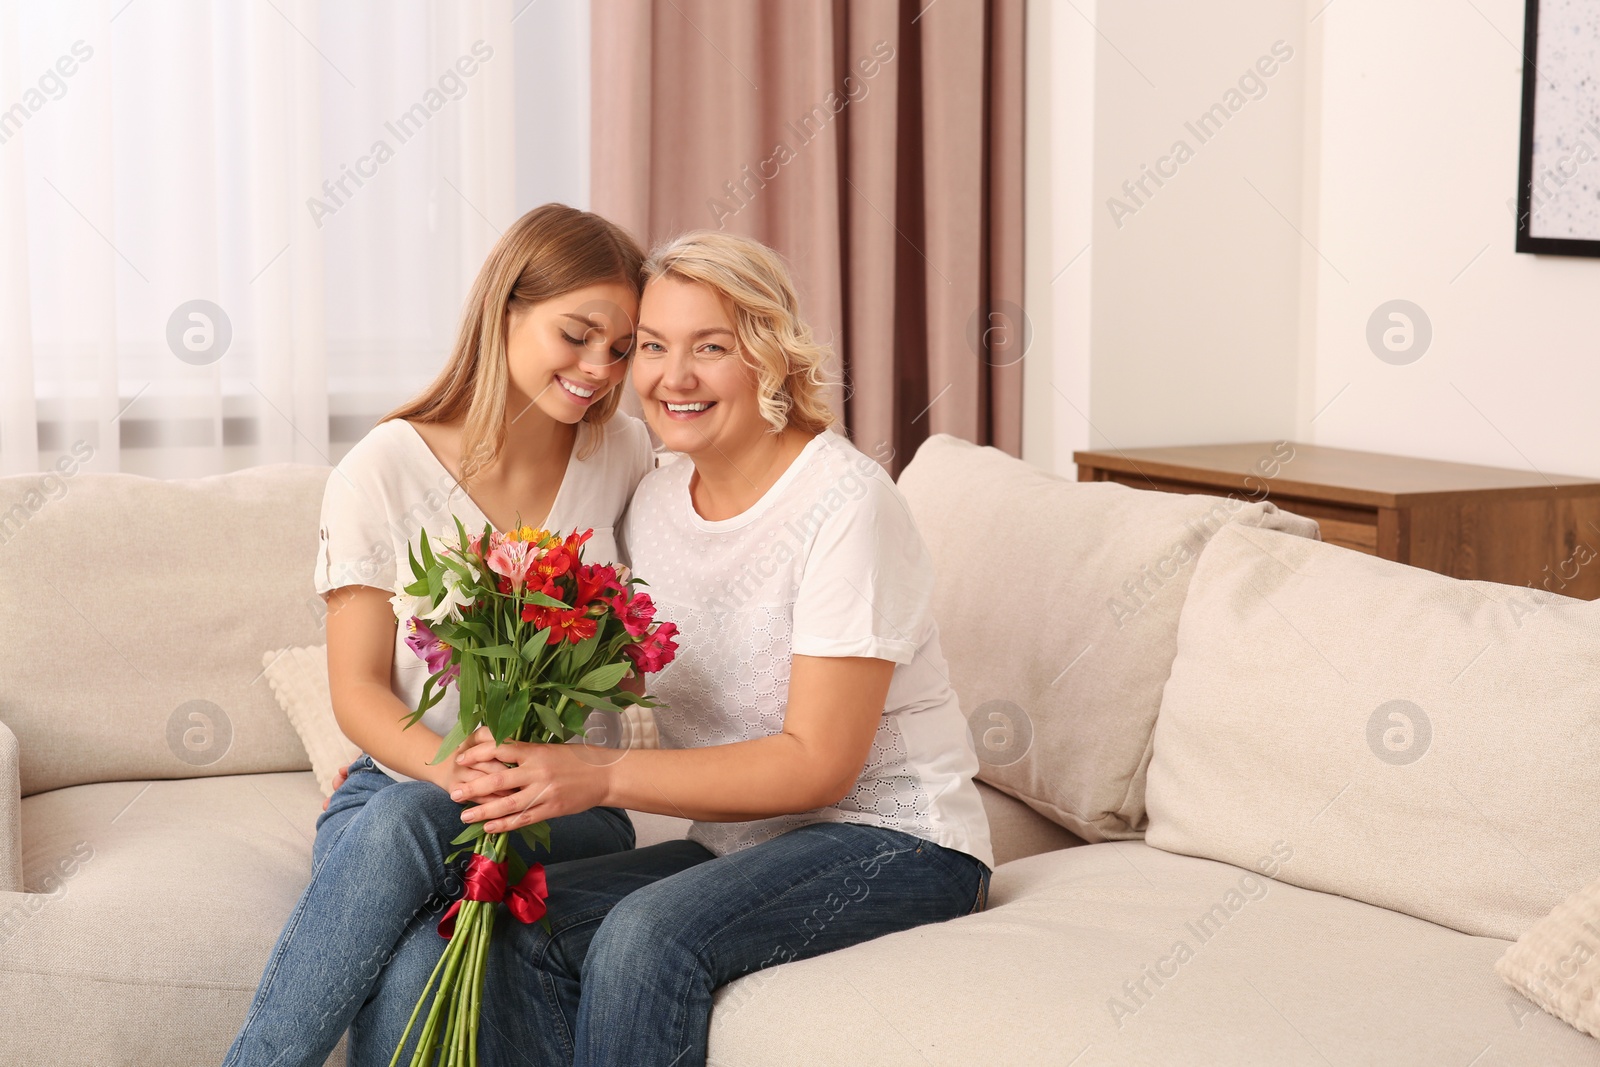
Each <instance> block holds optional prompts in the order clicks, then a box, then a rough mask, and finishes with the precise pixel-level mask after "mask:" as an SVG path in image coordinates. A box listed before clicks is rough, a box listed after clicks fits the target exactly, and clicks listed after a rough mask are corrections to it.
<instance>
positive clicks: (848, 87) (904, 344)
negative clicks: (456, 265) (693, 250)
mask: <svg viewBox="0 0 1600 1067" xmlns="http://www.w3.org/2000/svg"><path fill="white" fill-rule="evenodd" d="M592 11H593V16H592V17H593V31H592V50H593V104H592V106H593V134H592V138H593V140H592V144H593V206H594V210H596V211H598V212H600V213H601V214H604V215H606V216H607V217H609V218H612V219H614V220H616V221H617V222H618V223H620V224H622V225H623V226H626V227H628V228H629V229H630V230H632V231H633V232H634V233H635V234H637V235H638V236H639V237H640V239H641V240H643V241H646V242H655V241H660V240H663V239H666V238H668V237H671V236H673V235H674V234H677V233H680V232H682V231H684V230H690V229H728V230H732V231H734V232H738V233H744V234H748V235H750V236H752V237H755V238H757V239H758V240H761V241H764V242H766V243H767V244H770V245H772V246H773V247H774V248H776V249H778V250H779V251H780V252H782V253H783V254H784V255H785V256H786V257H787V259H788V260H789V263H790V265H791V266H792V268H793V270H794V273H795V276H796V279H797V282H798V284H799V286H800V291H801V299H802V301H803V307H804V310H805V313H806V317H807V318H808V320H809V321H810V322H811V324H812V327H813V328H814V329H815V330H816V332H817V333H818V335H819V336H820V337H822V338H825V339H831V340H832V342H833V344H834V347H835V350H836V352H837V353H838V355H839V358H840V360H841V361H842V366H841V368H840V370H841V372H842V381H843V382H844V388H843V389H842V390H841V391H840V392H839V395H838V396H836V397H835V403H836V407H837V408H838V410H839V411H840V412H841V413H842V414H843V415H844V417H845V420H846V424H847V426H848V427H849V429H850V432H851V436H852V437H853V438H854V440H855V441H856V443H857V445H858V446H860V447H861V448H862V449H863V450H864V451H866V452H868V453H869V454H872V455H875V456H877V457H879V458H880V459H883V460H884V462H886V463H887V464H888V465H889V466H890V467H891V469H892V470H894V471H895V472H898V471H899V469H900V467H901V466H903V465H904V464H905V463H906V462H907V461H908V460H909V459H910V458H911V455H912V453H913V452H914V451H915V450H916V447H917V445H919V444H920V443H921V442H922V440H923V439H924V438H926V437H927V436H928V435H929V434H930V433H950V434H955V435H956V436H959V437H963V438H966V439H967V440H970V441H975V442H978V443H980V444H993V445H997V446H999V447H1000V448H1003V449H1005V450H1006V451H1008V452H1011V453H1013V454H1016V453H1018V452H1019V451H1020V449H1021V443H1022V365H1021V360H1022V355H1023V351H1024V348H1025V340H1024V330H1025V328H1026V327H1025V323H1024V321H1023V319H1022V313H1021V308H1020V305H1021V303H1022V262H1023V257H1022V129H1023V122H1022V119H1023V115H1022V102H1023V70H1022V58H1023V41H1022V29H1023V2H1022V0H932V2H931V3H929V0H906V2H901V0H853V2H850V3H846V2H844V0H783V2H766V3H753V2H751V0H593V7H592ZM552 150H557V146H552Z"/></svg>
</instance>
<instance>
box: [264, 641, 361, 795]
mask: <svg viewBox="0 0 1600 1067" xmlns="http://www.w3.org/2000/svg"><path fill="white" fill-rule="evenodd" d="M261 665H262V666H263V667H265V668H266V671H265V673H266V676H267V683H268V684H269V685H271V686H272V694H273V695H274V696H276V697H277V698H278V704H279V705H280V706H281V707H282V708H283V712H284V714H285V715H287V716H289V725H291V726H293V727H294V731H295V733H297V734H299V735H300V743H301V744H303V745H305V746H306V755H307V756H309V757H311V773H313V774H315V775H316V776H317V785H319V786H321V787H322V792H323V794H324V795H325V796H326V795H330V794H332V793H333V776H334V774H335V773H336V772H337V771H338V770H339V768H340V767H343V766H344V765H345V764H347V763H349V762H350V761H351V760H353V759H355V758H356V757H357V756H359V755H361V749H360V748H359V747H358V746H357V745H355V744H353V743H351V741H350V740H349V739H348V738H347V737H345V736H344V734H343V733H341V732H340V730H339V722H338V720H337V719H335V718H334V717H333V700H332V698H331V697H329V695H328V646H327V645H312V646H309V647H305V648H282V649H279V650H278V651H276V652H266V653H263V654H262V656H261Z"/></svg>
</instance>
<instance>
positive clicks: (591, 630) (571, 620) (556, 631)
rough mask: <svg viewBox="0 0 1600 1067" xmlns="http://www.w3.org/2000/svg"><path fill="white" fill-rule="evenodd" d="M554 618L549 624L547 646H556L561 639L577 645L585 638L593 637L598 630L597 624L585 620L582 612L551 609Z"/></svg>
mask: <svg viewBox="0 0 1600 1067" xmlns="http://www.w3.org/2000/svg"><path fill="white" fill-rule="evenodd" d="M551 614H552V615H554V616H555V618H554V619H552V620H551V622H550V639H549V642H548V643H549V644H552V645H558V644H560V643H561V641H562V640H563V639H565V640H567V641H570V642H571V643H572V644H577V643H578V642H579V641H582V640H584V639H585V638H589V637H593V636H594V635H595V631H596V630H598V629H599V623H598V622H597V621H596V620H594V619H591V618H587V617H586V616H585V615H584V613H583V612H582V611H580V610H579V609H577V608H573V609H572V610H571V611H557V610H555V609H553V608H552V609H551Z"/></svg>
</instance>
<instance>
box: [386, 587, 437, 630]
mask: <svg viewBox="0 0 1600 1067" xmlns="http://www.w3.org/2000/svg"><path fill="white" fill-rule="evenodd" d="M410 584H411V583H410V582H407V581H405V580H404V579H400V580H399V581H398V582H396V583H395V589H394V596H392V597H390V598H389V603H390V604H393V605H394V616H395V618H397V619H399V620H400V621H401V622H402V623H404V622H405V621H406V620H407V619H411V618H415V617H416V616H418V615H421V614H422V613H423V612H424V611H427V610H429V609H430V608H431V607H432V606H433V602H432V601H431V600H429V599H428V598H427V597H425V596H412V595H411V594H410V593H408V592H406V589H405V587H406V586H408V585H410Z"/></svg>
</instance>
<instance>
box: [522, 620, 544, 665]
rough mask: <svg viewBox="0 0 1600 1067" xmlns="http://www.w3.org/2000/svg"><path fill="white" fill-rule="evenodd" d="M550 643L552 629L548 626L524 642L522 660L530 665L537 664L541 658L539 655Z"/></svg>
mask: <svg viewBox="0 0 1600 1067" xmlns="http://www.w3.org/2000/svg"><path fill="white" fill-rule="evenodd" d="M549 642H550V627H548V626H546V627H545V628H544V629H543V630H540V631H539V632H538V633H536V634H534V635H533V636H532V637H530V638H528V640H527V641H525V642H523V645H522V658H523V659H524V660H526V661H527V662H529V663H533V662H536V661H537V660H538V658H539V653H541V652H543V651H544V649H545V646H546V645H547V644H549Z"/></svg>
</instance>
